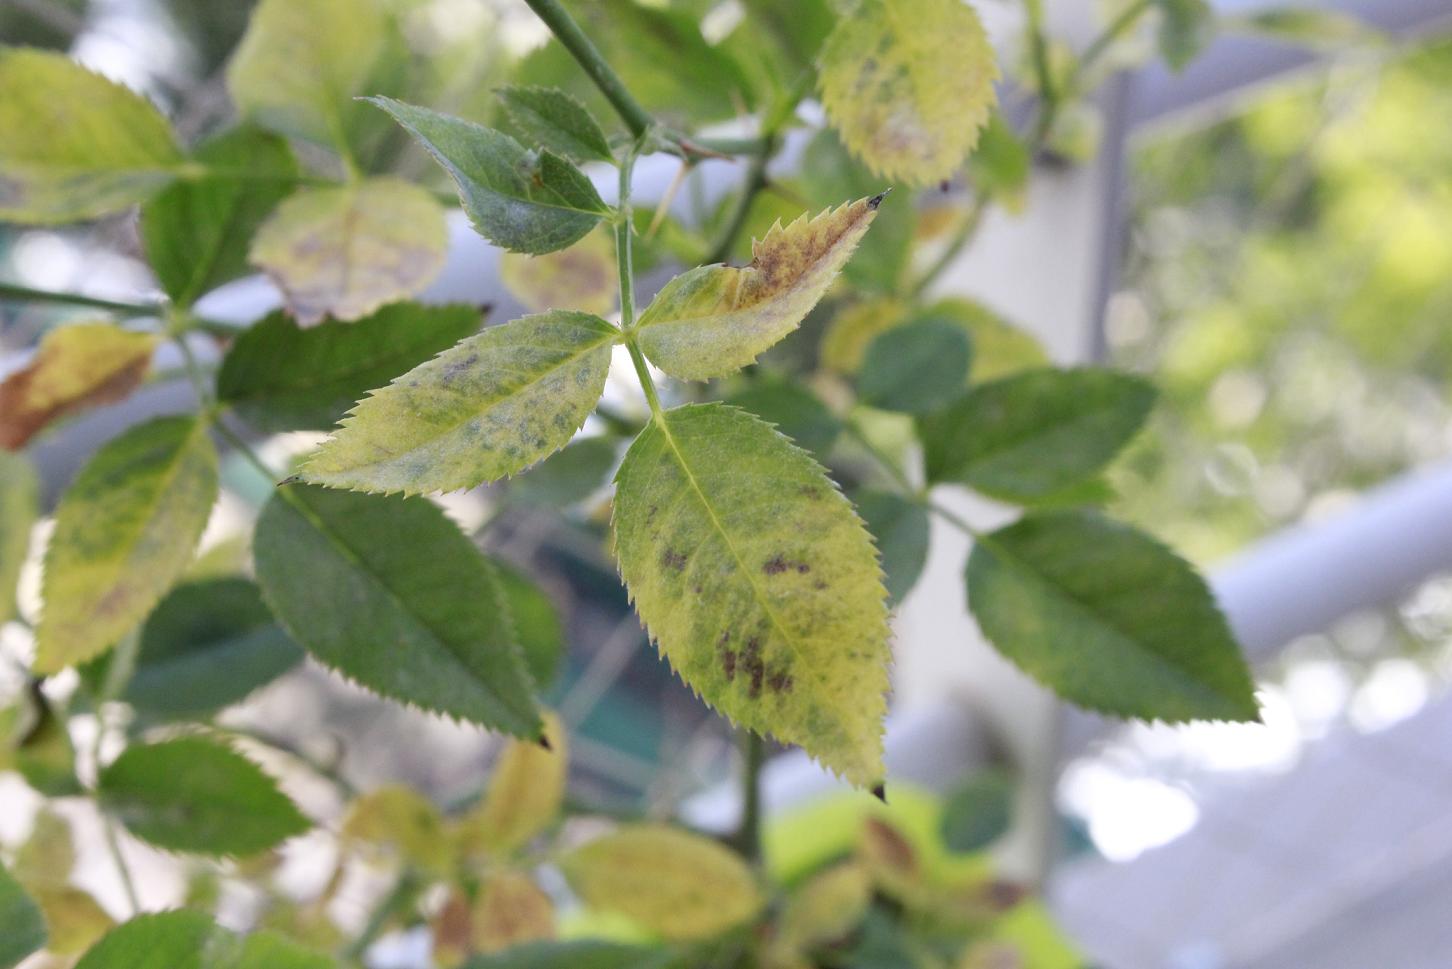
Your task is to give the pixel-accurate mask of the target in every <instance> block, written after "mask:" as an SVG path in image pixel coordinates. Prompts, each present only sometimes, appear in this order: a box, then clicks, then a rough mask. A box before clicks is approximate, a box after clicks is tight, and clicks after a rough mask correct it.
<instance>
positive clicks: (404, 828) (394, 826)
mask: <svg viewBox="0 0 1452 969" xmlns="http://www.w3.org/2000/svg"><path fill="white" fill-rule="evenodd" d="M339 841H340V842H341V844H342V845H343V847H345V848H346V849H348V850H349V851H358V850H359V849H363V851H364V852H365V853H367V854H368V855H370V856H373V857H376V858H379V859H381V860H388V861H393V862H397V861H403V862H406V863H408V864H410V865H415V866H417V867H419V868H422V869H425V870H427V871H430V872H440V873H441V872H445V871H447V869H448V865H449V862H450V856H451V854H452V853H453V846H452V845H451V844H450V842H449V838H448V834H447V833H446V832H445V830H444V819H443V816H442V815H441V814H440V813H439V809H438V808H437V807H435V806H434V804H433V802H432V801H430V800H429V799H428V798H426V797H424V796H423V795H422V794H420V793H419V792H418V791H416V790H414V789H413V788H411V787H408V786H406V785H403V784H389V785H386V786H384V787H379V788H375V789H373V790H371V791H369V792H368V793H367V794H364V795H363V796H361V797H359V798H356V799H354V801H353V803H352V804H351V805H349V807H348V814H347V816H346V817H344V819H343V825H342V830H341V832H340V835H339Z"/></svg>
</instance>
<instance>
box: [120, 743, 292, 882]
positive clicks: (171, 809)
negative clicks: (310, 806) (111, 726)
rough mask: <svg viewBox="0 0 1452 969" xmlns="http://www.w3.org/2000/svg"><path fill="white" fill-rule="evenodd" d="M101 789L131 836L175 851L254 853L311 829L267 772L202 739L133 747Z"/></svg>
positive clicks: (207, 853) (124, 753)
mask: <svg viewBox="0 0 1452 969" xmlns="http://www.w3.org/2000/svg"><path fill="white" fill-rule="evenodd" d="M98 792H99V794H100V799H101V804H102V806H103V807H105V808H106V810H107V811H109V812H110V813H111V814H113V815H115V816H116V817H117V818H118V819H119V820H120V821H121V823H122V824H124V825H125V826H126V828H127V830H129V831H130V832H131V833H132V834H134V835H136V836H137V837H138V838H140V839H142V840H143V841H147V842H149V843H151V844H154V845H156V846H157V847H160V848H166V849H169V850H172V851H187V852H194V853H197V854H204V855H236V856H245V855H252V854H256V853H258V852H260V851H266V850H267V849H268V848H271V847H273V846H275V845H277V844H279V843H281V842H283V841H285V840H287V839H288V838H290V837H292V836H293V835H296V834H301V833H302V832H304V831H306V830H307V829H308V827H309V826H310V825H309V822H308V819H307V818H305V817H303V815H302V813H301V812H299V811H298V809H297V807H296V806H295V805H294V804H293V803H292V801H290V800H288V798H287V796H286V795H284V794H283V793H282V792H281V791H279V790H278V788H277V783H276V782H275V781H274V780H273V779H272V778H271V777H269V776H267V774H265V773H263V771H262V768H260V767H258V766H257V765H256V764H254V763H253V762H252V761H250V760H248V759H247V758H246V757H243V756H242V755H241V754H239V753H237V752H236V751H235V750H233V749H232V748H230V747H228V746H226V745H224V744H221V743H218V742H216V741H213V740H208V739H206V738H204V737H178V738H177V739H175V740H167V741H163V742H161V743H155V744H142V745H137V746H132V747H128V748H127V749H126V750H125V751H124V752H123V753H122V754H121V756H120V757H117V758H116V760H114V761H113V762H112V763H111V764H109V765H108V766H107V767H105V768H104V769H102V771H101V773H100V778H99V781H98Z"/></svg>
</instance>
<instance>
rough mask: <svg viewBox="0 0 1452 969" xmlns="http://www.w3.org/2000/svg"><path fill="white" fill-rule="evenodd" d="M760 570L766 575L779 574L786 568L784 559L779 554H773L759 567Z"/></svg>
mask: <svg viewBox="0 0 1452 969" xmlns="http://www.w3.org/2000/svg"><path fill="white" fill-rule="evenodd" d="M761 570H762V571H763V572H765V573H766V574H767V575H780V574H781V573H783V572H785V571H786V570H787V564H786V559H784V558H782V557H781V556H780V555H776V556H773V557H772V558H769V559H767V561H766V564H765V565H763V566H762V567H761Z"/></svg>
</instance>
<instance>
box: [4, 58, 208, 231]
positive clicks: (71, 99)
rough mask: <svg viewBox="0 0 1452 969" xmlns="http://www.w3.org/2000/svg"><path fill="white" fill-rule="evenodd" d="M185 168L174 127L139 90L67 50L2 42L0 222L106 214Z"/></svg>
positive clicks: (50, 220)
mask: <svg viewBox="0 0 1452 969" xmlns="http://www.w3.org/2000/svg"><path fill="white" fill-rule="evenodd" d="M184 165H185V160H184V159H183V157H182V153H181V150H180V149H179V148H178V147H177V144H176V139H175V138H174V137H173V135H172V132H171V126H170V125H168V124H167V123H166V119H165V118H163V117H162V116H161V113H160V112H159V111H157V110H156V108H155V107H153V106H152V104H151V102H149V101H147V100H146V99H145V98H144V97H142V96H141V95H139V94H137V93H136V92H134V91H131V90H129V89H127V88H125V87H123V86H121V85H120V84H117V83H115V82H114V81H109V80H107V79H106V78H104V77H102V76H101V75H99V74H95V73H92V72H91V71H88V70H86V69H85V68H84V67H81V66H80V65H79V64H77V63H75V62H74V61H72V60H71V59H70V58H68V57H66V56H65V55H64V54H57V53H51V52H49V51H41V50H34V49H32V48H27V47H3V48H0V221H6V222H21V223H26V224H31V225H36V224H52V223H58V222H76V221H79V220H81V219H93V218H97V217H99V216H102V215H110V214H111V213H112V212H119V211H121V210H122V209H125V208H126V207H127V206H129V205H133V204H135V203H137V202H140V201H143V200H144V199H146V198H148V197H149V196H150V195H152V193H154V192H156V191H157V190H158V189H160V188H161V187H162V186H164V185H166V184H167V183H168V182H170V181H171V180H172V179H173V178H175V177H177V176H178V175H179V174H181V173H182V171H183V170H184Z"/></svg>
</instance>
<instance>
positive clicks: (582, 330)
mask: <svg viewBox="0 0 1452 969" xmlns="http://www.w3.org/2000/svg"><path fill="white" fill-rule="evenodd" d="M619 335H620V331H619V330H617V329H615V328H614V327H613V326H611V325H610V324H609V323H606V322H605V321H604V320H602V319H600V318H599V317H595V316H590V315H589V314H587V313H567V312H564V311H560V310H557V311H555V312H552V313H541V314H538V315H536V316H524V317H521V318H519V319H517V320H513V321H512V322H509V323H506V324H504V325H503V326H492V327H489V328H488V329H486V330H485V331H484V332H482V333H480V334H478V335H477V336H473V337H470V338H469V339H467V340H464V341H463V342H461V343H459V344H458V345H457V346H455V347H453V348H452V349H450V350H446V351H444V352H443V353H441V354H439V355H438V356H437V357H435V358H434V359H432V360H430V361H428V362H427V363H423V364H420V365H419V366H417V367H415V368H414V369H413V370H410V371H409V372H408V373H406V374H404V375H403V376H401V377H398V378H397V379H396V380H394V381H393V382H392V383H391V384H389V385H388V386H387V387H384V388H382V389H380V390H376V391H374V392H373V395H372V396H370V397H367V398H364V399H363V400H361V401H359V402H358V406H357V407H355V408H354V409H353V412H352V413H351V414H349V415H348V417H347V418H345V419H344V420H343V422H342V426H340V427H339V428H338V430H337V431H336V432H334V434H333V437H332V438H331V439H329V440H328V441H327V442H325V443H324V444H323V446H322V448H321V449H320V450H318V451H317V453H315V454H314V455H313V456H312V458H311V459H310V460H309V461H308V462H307V463H306V464H305V465H304V467H303V471H302V476H303V478H304V479H306V480H308V481H311V482H313V483H315V484H322V485H327V486H329V487H332V488H352V489H356V490H360V491H375V492H395V491H401V492H404V493H405V494H420V493H423V492H430V491H454V490H456V489H459V488H472V487H474V486H475V485H478V484H482V483H483V482H486V481H495V480H497V479H499V478H503V477H505V476H506V475H511V474H515V473H517V472H519V471H522V470H524V469H525V468H527V467H529V466H530V465H531V464H533V463H534V462H536V461H538V460H539V459H540V458H543V457H545V456H547V455H549V454H550V453H552V452H553V451H555V450H556V449H558V448H559V447H561V446H562V445H564V444H565V443H567V442H568V441H569V440H570V438H571V437H572V436H574V433H575V431H577V430H578V429H579V428H580V425H582V424H583V423H584V422H585V418H586V417H588V416H589V414H590V411H591V409H592V408H593V407H594V406H595V402H596V401H597V400H598V399H599V398H600V393H601V391H602V390H604V387H605V377H606V374H607V373H608V372H609V369H610V349H611V346H612V345H613V344H614V343H615V340H616V338H617V337H619Z"/></svg>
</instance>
